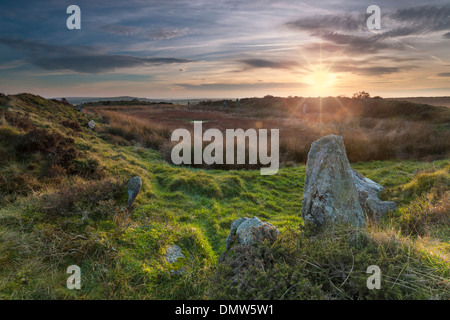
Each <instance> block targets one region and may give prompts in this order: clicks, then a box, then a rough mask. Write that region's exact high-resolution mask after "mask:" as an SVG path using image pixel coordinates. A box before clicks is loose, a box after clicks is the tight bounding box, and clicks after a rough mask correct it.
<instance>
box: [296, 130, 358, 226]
mask: <svg viewBox="0 0 450 320" xmlns="http://www.w3.org/2000/svg"><path fill="white" fill-rule="evenodd" d="M302 216H303V218H304V219H305V220H306V221H309V222H312V223H314V224H315V225H318V226H321V225H324V224H327V223H330V222H331V223H337V222H344V223H351V224H354V225H356V226H363V225H364V224H365V219H364V212H363V209H362V207H361V205H360V203H359V194H358V191H357V189H356V186H355V183H354V182H353V175H352V169H351V168H350V164H349V162H348V159H347V154H346V152H345V147H344V142H343V140H342V137H340V136H336V135H328V136H325V137H323V138H321V139H319V140H317V141H315V142H313V143H312V144H311V149H310V151H309V153H308V160H307V163H306V179H305V186H304V194H303V201H302Z"/></svg>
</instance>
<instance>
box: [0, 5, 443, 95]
mask: <svg viewBox="0 0 450 320" xmlns="http://www.w3.org/2000/svg"><path fill="white" fill-rule="evenodd" d="M70 5H77V6H79V8H80V10H81V29H79V30H77V29H74V30H69V29H68V28H67V26H66V21H67V19H68V18H69V17H70V15H71V14H68V13H66V10H67V7H68V6H70ZM369 5H377V6H379V8H380V10H381V19H380V25H381V28H380V29H379V30H369V28H368V27H367V23H366V21H367V19H368V18H369V17H370V16H371V13H367V12H366V11H367V8H368V6H369ZM0 30H1V33H0V92H3V93H7V94H15V93H21V92H30V93H34V94H39V95H41V96H44V97H47V98H51V97H114V96H124V95H128V96H135V97H146V98H155V99H158V98H161V99H181V98H243V97H262V96H265V95H269V94H270V95H274V96H284V97H286V96H303V97H309V96H337V95H347V96H351V95H352V94H353V93H355V92H359V91H362V90H364V91H366V92H369V93H370V94H371V95H372V96H376V95H379V96H383V97H407V96H408V97H412V96H450V50H449V49H450V1H442V0H440V1H435V0H427V1H422V0H421V1H418V0H408V1H392V0H389V1H385V0H382V1H381V0H371V1H363V0H358V1H353V0H351V1H336V0H324V1H317V0H314V1H295V0H286V1H283V0H272V1H269V0H246V1H244V0H239V1H237V0H228V1H225V0H199V1H197V0H189V1H188V0H165V1H152V0H146V1H144V0H128V1H116V0H108V1H106V0H95V1H92V0H91V1H84V0H71V1H64V0H62V1H61V0H50V1H45V0H40V1H22V0H16V1H5V0H1V1H0Z"/></svg>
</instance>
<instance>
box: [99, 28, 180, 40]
mask: <svg viewBox="0 0 450 320" xmlns="http://www.w3.org/2000/svg"><path fill="white" fill-rule="evenodd" d="M99 29H100V30H102V31H105V32H107V33H110V34H114V35H118V36H128V37H137V38H140V39H147V40H164V39H172V38H176V37H182V36H184V35H186V34H187V32H188V30H189V29H188V28H183V29H175V28H160V29H149V28H141V27H133V26H123V25H106V26H103V27H101V28H99Z"/></svg>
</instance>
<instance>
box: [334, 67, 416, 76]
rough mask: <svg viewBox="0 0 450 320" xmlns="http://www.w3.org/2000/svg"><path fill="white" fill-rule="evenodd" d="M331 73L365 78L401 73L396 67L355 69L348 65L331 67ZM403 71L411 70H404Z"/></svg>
mask: <svg viewBox="0 0 450 320" xmlns="http://www.w3.org/2000/svg"><path fill="white" fill-rule="evenodd" d="M331 69H332V71H333V72H352V73H355V74H361V75H367V76H378V75H382V74H391V73H397V72H399V71H401V69H400V68H397V67H381V66H377V67H355V66H348V65H336V66H332V68H331ZM405 69H411V67H409V68H405Z"/></svg>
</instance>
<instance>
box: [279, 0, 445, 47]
mask: <svg viewBox="0 0 450 320" xmlns="http://www.w3.org/2000/svg"><path fill="white" fill-rule="evenodd" d="M367 17H368V14H367V15H364V14H354V15H350V14H337V15H319V16H314V17H306V18H302V19H298V20H294V21H290V22H287V23H286V24H285V25H286V26H287V27H288V28H290V29H293V30H298V31H304V32H307V33H309V34H310V35H311V36H313V37H318V38H321V39H322V40H325V41H327V42H330V43H334V44H337V45H342V46H345V47H346V49H345V51H346V52H349V53H354V54H357V53H360V54H365V53H375V52H378V51H380V50H384V49H404V48H405V45H402V44H401V43H392V42H389V41H384V40H388V38H397V37H403V36H411V35H422V34H428V33H431V32H438V31H443V30H450V5H445V6H442V7H438V6H420V7H413V8H406V9H399V10H397V11H395V12H393V13H392V14H385V15H383V20H382V21H383V23H382V26H383V28H382V30H380V31H379V32H376V33H371V32H370V31H369V30H368V29H367V27H366V19H367ZM384 30H386V31H384ZM449 34H450V33H447V34H445V35H444V37H446V38H450V35H449Z"/></svg>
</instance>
